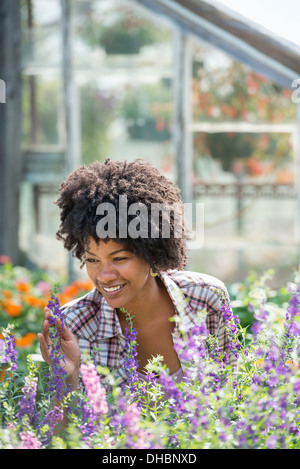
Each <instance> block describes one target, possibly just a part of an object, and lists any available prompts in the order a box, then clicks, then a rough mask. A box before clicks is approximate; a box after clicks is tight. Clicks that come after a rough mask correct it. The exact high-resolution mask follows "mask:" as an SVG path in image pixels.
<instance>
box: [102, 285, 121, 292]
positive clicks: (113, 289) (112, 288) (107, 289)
mask: <svg viewBox="0 0 300 469" xmlns="http://www.w3.org/2000/svg"><path fill="white" fill-rule="evenodd" d="M122 287H123V285H119V286H117V287H111V288H104V287H103V290H105V291H117V290H120V288H122Z"/></svg>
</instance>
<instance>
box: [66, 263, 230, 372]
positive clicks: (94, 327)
mask: <svg viewBox="0 0 300 469" xmlns="http://www.w3.org/2000/svg"><path fill="white" fill-rule="evenodd" d="M159 277H160V278H161V280H162V281H163V283H164V285H165V287H166V288H167V291H168V293H169V295H170V298H171V299H172V301H173V304H174V310H175V316H177V315H178V316H177V317H178V318H180V319H179V322H181V324H182V326H183V328H184V330H185V331H186V332H187V333H188V330H189V329H190V328H192V327H193V326H195V324H196V323H197V321H198V322H199V318H198V319H197V313H198V312H200V311H205V321H206V326H207V328H208V331H209V332H210V333H211V334H213V335H215V336H216V337H217V338H218V340H219V346H220V347H221V348H222V349H223V350H224V351H226V352H227V353H228V345H229V341H228V337H227V334H226V331H225V328H224V317H223V314H221V312H220V307H221V305H222V299H221V296H220V294H218V293H217V292H216V291H215V290H216V289H218V290H220V291H221V292H222V293H223V295H225V297H226V299H228V300H229V297H228V292H227V289H226V287H225V285H224V284H223V283H222V282H221V281H220V280H218V279H217V278H215V277H211V276H209V275H204V274H200V273H196V272H187V271H178V270H170V271H168V272H160V273H159ZM61 309H62V312H63V314H64V318H65V324H66V326H67V327H68V328H69V329H70V330H71V331H72V332H73V334H74V335H75V336H76V337H77V340H78V342H79V347H80V350H81V354H82V355H84V354H88V356H93V359H94V361H95V363H96V365H101V366H102V367H108V368H109V369H110V370H115V371H116V373H117V375H118V376H119V377H120V378H121V379H122V380H124V379H126V370H125V369H124V366H123V362H124V358H125V354H126V351H125V338H124V335H123V333H122V330H121V326H120V323H119V319H118V316H117V314H116V310H115V309H113V308H112V307H110V306H109V305H108V303H107V302H106V300H105V298H104V296H103V295H102V294H101V293H100V292H99V291H98V290H96V289H94V290H92V291H91V292H89V293H88V294H87V295H85V296H83V297H81V298H78V299H75V300H73V301H71V302H69V303H67V304H66V305H64V306H63V307H62V308H61ZM175 324H176V323H175ZM172 334H173V341H175V340H176V337H178V335H179V334H180V327H178V326H176V325H175V327H174V331H173V333H172ZM228 356H229V357H231V358H230V363H231V364H233V365H234V364H235V363H234V357H233V356H231V355H230V354H228ZM181 366H182V368H183V369H184V364H183V363H181Z"/></svg>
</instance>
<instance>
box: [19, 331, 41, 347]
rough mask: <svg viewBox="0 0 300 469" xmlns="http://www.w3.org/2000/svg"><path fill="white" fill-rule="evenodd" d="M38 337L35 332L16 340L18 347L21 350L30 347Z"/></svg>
mask: <svg viewBox="0 0 300 469" xmlns="http://www.w3.org/2000/svg"><path fill="white" fill-rule="evenodd" d="M36 337H37V335H36V334H35V333H34V332H28V333H27V334H25V335H23V337H19V338H16V346H17V347H19V348H26V347H30V346H31V345H32V343H33V342H34V340H35V339H36Z"/></svg>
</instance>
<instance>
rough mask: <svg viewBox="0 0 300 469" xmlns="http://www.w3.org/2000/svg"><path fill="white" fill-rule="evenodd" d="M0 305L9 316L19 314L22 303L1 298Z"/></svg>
mask: <svg viewBox="0 0 300 469" xmlns="http://www.w3.org/2000/svg"><path fill="white" fill-rule="evenodd" d="M1 305H2V307H3V308H4V309H5V311H6V312H7V314H8V315H9V316H11V317H16V316H20V314H21V311H22V305H20V303H17V302H16V301H14V300H2V301H1Z"/></svg>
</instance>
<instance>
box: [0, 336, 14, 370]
mask: <svg viewBox="0 0 300 469" xmlns="http://www.w3.org/2000/svg"><path fill="white" fill-rule="evenodd" d="M17 357H18V354H17V351H16V344H15V338H14V336H13V335H12V334H11V333H6V331H4V340H3V339H0V364H1V365H4V364H6V363H7V364H10V368H11V371H13V372H14V371H16V369H17V367H18V363H17Z"/></svg>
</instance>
